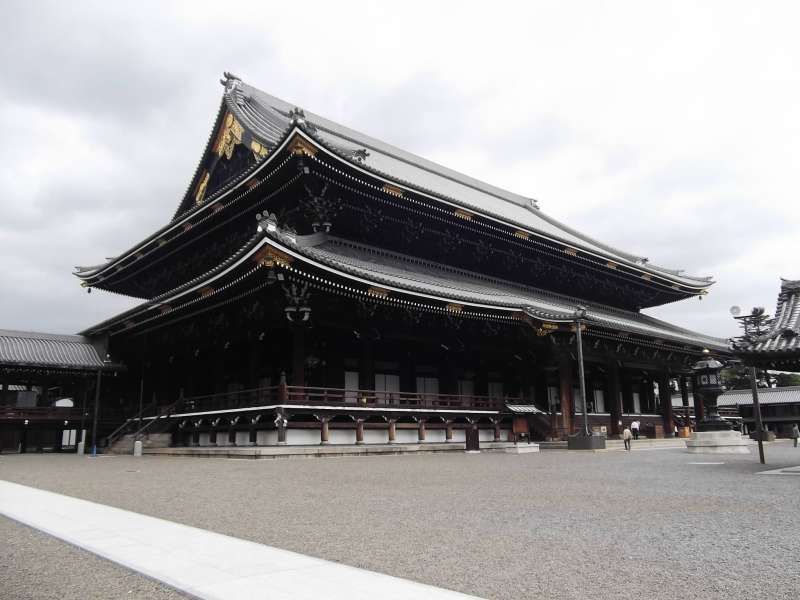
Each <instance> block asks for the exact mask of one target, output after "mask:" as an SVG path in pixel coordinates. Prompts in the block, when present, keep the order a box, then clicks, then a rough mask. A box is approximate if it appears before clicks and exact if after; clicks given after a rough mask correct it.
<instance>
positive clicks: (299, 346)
mask: <svg viewBox="0 0 800 600" xmlns="http://www.w3.org/2000/svg"><path fill="white" fill-rule="evenodd" d="M305 382H306V332H305V328H304V327H301V326H299V325H298V326H294V327H292V385H296V386H299V387H305V385H306V383H305Z"/></svg>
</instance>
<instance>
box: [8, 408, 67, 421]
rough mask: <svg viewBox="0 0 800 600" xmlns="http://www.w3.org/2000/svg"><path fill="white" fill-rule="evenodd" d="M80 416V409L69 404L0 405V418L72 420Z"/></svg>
mask: <svg viewBox="0 0 800 600" xmlns="http://www.w3.org/2000/svg"><path fill="white" fill-rule="evenodd" d="M80 418H81V409H80V408H74V407H71V406H36V407H31V408H23V407H19V406H0V419H29V420H40V421H47V420H61V419H63V420H65V421H74V420H76V419H80Z"/></svg>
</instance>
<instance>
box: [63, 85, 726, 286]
mask: <svg viewBox="0 0 800 600" xmlns="http://www.w3.org/2000/svg"><path fill="white" fill-rule="evenodd" d="M222 83H223V84H224V86H225V92H224V95H223V101H222V105H221V107H220V112H219V115H218V117H217V121H216V124H215V127H214V129H213V130H212V133H211V136H210V139H209V143H208V149H212V148H214V149H215V151H216V152H217V153H220V147H221V142H220V140H221V139H222V138H221V131H224V130H225V124H224V123H223V120H224V119H225V118H226V115H233V117H234V119H235V122H234V123H233V124H232V126H233V127H234V131H233V132H232V135H233V136H235V137H236V138H237V140H238V141H239V143H240V145H243V146H246V147H247V148H250V149H253V152H254V153H255V154H259V153H260V155H259V163H258V164H263V163H265V162H269V161H270V160H271V159H272V158H273V154H274V152H273V151H275V150H276V149H277V148H278V147H281V146H284V147H285V142H286V141H287V139H288V138H289V137H290V136H291V135H292V132H293V131H302V133H303V134H304V135H305V136H306V137H307V138H308V139H309V140H311V141H312V142H313V143H316V144H318V145H319V147H320V148H323V149H324V150H325V151H327V152H328V153H329V154H330V155H331V157H332V158H334V159H336V160H341V161H345V162H346V163H348V165H349V167H353V168H356V169H358V170H359V171H361V172H363V173H365V174H370V175H372V176H375V177H378V178H380V179H383V180H385V181H387V182H392V183H394V184H396V185H398V186H402V187H404V188H407V189H409V190H411V191H414V192H418V193H421V194H424V195H427V196H430V197H432V198H434V199H439V200H440V201H442V202H446V203H448V204H451V205H453V206H456V207H461V208H463V209H465V210H468V211H471V212H474V213H475V214H477V215H480V216H483V217H485V218H486V219H489V220H492V221H494V222H495V223H500V224H505V225H507V226H510V227H512V228H518V229H519V230H520V231H521V232H523V233H524V234H525V235H527V234H528V233H530V234H531V236H538V237H540V238H544V239H546V240H550V241H553V242H556V243H560V244H563V245H565V246H567V247H571V248H575V249H577V250H581V251H583V252H587V253H591V254H592V255H595V256H597V257H600V258H601V259H602V260H608V261H609V263H610V264H620V265H626V266H629V267H631V268H633V269H635V270H636V271H637V272H640V273H642V277H643V278H644V279H649V277H650V275H652V276H653V277H658V278H660V279H662V280H666V281H667V282H669V284H676V285H677V286H680V289H681V293H683V294H686V295H692V294H702V293H705V288H707V287H708V286H709V285H711V284H712V283H713V281H712V280H711V278H710V277H694V276H689V275H685V274H683V273H682V272H681V271H678V270H672V269H666V268H663V267H659V266H656V265H653V264H651V263H649V261H648V259H646V258H643V257H640V256H636V255H633V254H629V253H627V252H623V251H621V250H618V249H616V248H613V247H611V246H608V245H606V244H603V243H602V242H599V241H597V240H595V239H593V238H591V237H589V236H586V235H584V234H582V233H580V232H578V231H576V230H574V229H572V228H570V227H568V226H566V225H564V224H562V223H560V222H558V221H557V220H555V219H553V218H552V217H549V216H548V215H546V214H545V213H543V212H542V211H541V210H540V209H539V208H538V206H537V203H536V201H535V200H533V199H532V198H528V197H525V196H521V195H518V194H515V193H512V192H509V191H506V190H503V189H501V188H498V187H496V186H493V185H490V184H487V183H484V182H482V181H479V180H477V179H474V178H472V177H469V176H467V175H463V174H461V173H458V172H456V171H453V170H452V169H449V168H447V167H443V166H441V165H438V164H436V163H434V162H432V161H429V160H427V159H424V158H421V157H419V156H416V155H414V154H411V153H409V152H406V151H405V150H401V149H400V148H396V147H394V146H392V145H390V144H387V143H385V142H382V141H380V140H377V139H375V138H372V137H370V136H367V135H365V134H362V133H359V132H357V131H355V130H352V129H350V128H348V127H345V126H343V125H340V124H338V123H335V122H333V121H330V120H328V119H325V118H324V117H321V116H319V115H317V114H315V113H312V112H308V111H304V110H301V109H299V108H297V107H296V105H294V104H292V103H289V102H286V101H284V100H281V99H279V98H276V97H274V96H271V95H269V94H267V93H265V92H262V91H261V90H258V89H256V88H254V87H252V86H250V85H247V84H246V83H244V82H242V81H241V80H240V79H239V78H237V77H235V76H233V75H230V74H228V73H226V74H225V78H224V79H223V81H222ZM239 128H241V130H239ZM229 133H231V132H230V131H229ZM208 152H209V150H207V152H206V155H207V154H208ZM265 156H266V159H264V157H265ZM204 158H205V157H204ZM262 159H264V160H262ZM257 169H258V167H250V168H248V169H246V170H245V171H243V172H242V173H239V174H238V175H237V176H235V177H232V178H231V179H229V180H227V181H226V182H225V184H224V185H222V187H220V188H219V189H215V190H211V191H210V193H209V194H206V195H205V196H203V197H202V201H201V202H198V189H201V190H203V193H205V183H204V178H205V180H206V181H207V178H208V170H207V169H205V167H204V164H203V162H202V161H201V164H200V165H199V166H198V168H197V171H196V173H195V175H194V177H193V179H192V181H191V183H190V186H189V188H188V190H187V192H186V195H185V196H184V198H183V199H182V201H181V202H180V204H179V206H178V209H177V211H176V213H175V216H174V217H173V220H172V221H171V222H170V223H169V224H167V225H166V226H165V227H163V228H162V229H161V230H160V231H158V232H156V233H154V234H153V235H151V236H150V237H148V238H147V239H146V240H144V241H142V242H141V243H140V244H137V245H136V246H135V247H134V248H131V249H130V250H129V251H127V252H124V253H122V254H120V255H119V256H118V257H117V258H114V259H111V260H109V261H108V262H106V263H103V264H101V265H97V266H93V267H78V268H77V272H76V275H78V277H80V278H81V279H83V280H84V281H85V282H86V285H92V286H93V285H97V284H98V283H99V282H100V280H101V279H102V278H104V277H106V276H107V275H108V274H110V273H112V272H113V271H119V270H120V269H123V268H126V261H128V262H131V261H132V257H134V256H135V257H137V258H138V257H141V255H142V254H145V255H146V254H147V248H149V247H155V246H156V245H157V244H163V242H164V240H163V237H164V236H165V234H169V232H170V231H172V230H176V227H186V223H187V222H188V221H190V220H191V219H192V218H193V216H194V215H195V214H196V213H199V212H200V211H203V210H206V209H208V207H209V205H210V204H212V202H211V200H212V199H217V198H220V199H221V198H223V197H224V196H225V195H226V194H227V195H231V194H233V193H235V192H236V189H237V187H238V186H242V185H244V184H245V182H246V180H247V178H248V177H249V175H250V174H252V173H253V172H254V170H257ZM188 224H189V225H191V224H192V223H190V222H189V223H188ZM176 231H177V230H176ZM170 235H172V234H170ZM99 287H103V286H102V285H99ZM675 289H679V288H678V287H676V288H675ZM684 297H686V296H684ZM676 299H677V298H676Z"/></svg>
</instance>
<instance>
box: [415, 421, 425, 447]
mask: <svg viewBox="0 0 800 600" xmlns="http://www.w3.org/2000/svg"><path fill="white" fill-rule="evenodd" d="M417 437H418V438H419V441H420V442H424V441H425V419H420V420H419V428H418V429H417Z"/></svg>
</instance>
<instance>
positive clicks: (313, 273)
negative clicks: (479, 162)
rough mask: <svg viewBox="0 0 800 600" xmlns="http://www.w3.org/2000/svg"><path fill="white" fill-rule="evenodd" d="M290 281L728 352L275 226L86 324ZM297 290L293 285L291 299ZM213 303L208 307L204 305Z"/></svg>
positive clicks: (455, 311) (414, 306) (613, 312)
mask: <svg viewBox="0 0 800 600" xmlns="http://www.w3.org/2000/svg"><path fill="white" fill-rule="evenodd" d="M285 278H291V279H299V280H303V281H306V282H309V283H311V284H313V286H314V287H315V288H318V289H324V290H327V291H329V292H332V293H336V294H341V295H348V296H353V297H358V298H361V299H364V300H367V301H373V302H379V303H388V304H394V305H396V306H402V307H404V308H408V309H411V310H424V311H433V312H439V313H441V314H444V315H447V316H451V317H452V316H457V317H459V318H476V319H486V320H503V321H519V322H520V323H523V324H524V323H528V324H529V325H530V326H533V327H534V328H536V329H537V332H539V333H540V334H541V335H545V334H547V333H548V331H554V330H557V329H559V328H561V325H560V324H566V325H569V324H571V323H573V322H574V320H575V318H576V309H577V308H578V307H579V306H582V307H583V308H585V315H584V316H583V317H582V322H583V323H585V325H586V327H588V329H589V330H590V331H592V330H597V331H600V330H603V331H606V332H611V333H614V334H615V335H617V336H619V338H620V339H625V338H626V337H628V336H636V337H637V338H646V339H647V340H649V343H651V344H655V345H659V344H664V347H665V348H670V347H673V348H674V347H684V348H686V349H688V348H692V349H693V350H694V351H701V350H702V349H704V348H707V349H709V350H712V351H715V352H723V353H724V352H726V351H727V342H726V341H725V340H723V339H719V338H714V337H711V336H706V335H703V334H699V333H695V332H692V331H689V330H686V329H682V328H680V327H676V326H674V325H671V324H669V323H666V322H664V321H660V320H658V319H654V318H652V317H650V316H647V315H644V314H642V313H638V312H633V311H625V310H621V309H617V308H613V307H608V306H603V305H599V304H593V303H587V302H584V301H581V300H580V299H577V298H572V297H568V296H561V295H556V294H552V293H549V292H545V291H542V290H538V289H535V288H530V287H525V286H521V285H517V284H514V283H512V282H509V281H505V280H502V279H496V278H491V277H487V276H485V275H481V274H476V273H473V272H469V271H464V270H459V269H455V268H453V267H450V266H447V265H443V264H439V263H433V262H428V261H423V260H420V259H416V258H413V257H409V256H405V255H401V254H397V253H392V252H388V251H386V250H382V249H379V248H374V247H371V246H366V245H363V244H358V243H354V242H351V241H348V240H344V239H340V238H336V237H333V236H330V235H329V234H324V233H317V234H313V235H307V236H298V235H295V234H293V233H287V232H283V231H281V230H280V229H275V228H274V227H270V228H269V230H267V229H266V228H265V230H264V231H261V232H259V233H258V234H256V235H254V236H253V237H252V238H251V239H250V240H249V241H248V242H247V243H246V244H245V245H244V246H243V247H242V248H240V249H239V251H237V252H236V253H235V254H233V255H232V256H231V257H229V259H228V260H226V261H224V262H223V263H221V264H219V265H218V266H217V267H215V268H214V269H211V270H210V271H208V272H207V273H205V274H203V275H202V276H200V277H198V278H196V279H194V280H192V281H190V282H188V283H186V284H183V285H181V286H179V287H177V288H175V289H174V290H171V291H169V292H167V293H165V294H163V295H161V296H159V297H157V298H155V299H153V300H151V301H149V302H145V303H143V304H141V305H139V306H137V307H135V308H133V309H131V310H129V311H127V312H125V313H122V314H121V315H118V316H116V317H113V318H112V319H109V320H107V321H105V322H103V323H100V324H98V325H97V326H95V327H92V328H90V329H89V330H87V332H86V333H89V334H99V333H111V334H112V335H114V334H120V333H125V332H135V331H136V330H142V329H146V328H152V327H158V326H161V324H166V323H168V322H169V321H170V320H172V319H177V318H181V317H180V316H179V315H183V316H185V315H191V314H194V313H196V312H197V311H201V310H207V309H210V308H211V307H213V306H216V305H219V304H221V303H223V302H224V303H228V302H231V301H236V299H237V298H239V297H241V296H242V295H243V294H247V293H250V291H253V290H257V289H262V288H264V287H267V286H268V285H271V284H273V283H275V282H276V281H277V280H283V279H285ZM289 296H290V293H289V292H288V291H287V302H290V300H289ZM204 307H205V308H204Z"/></svg>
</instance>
